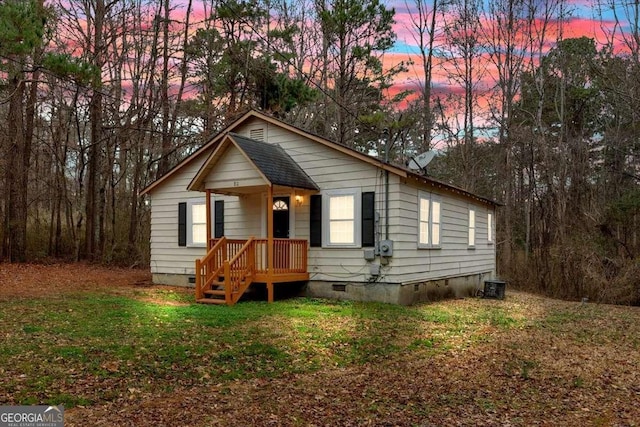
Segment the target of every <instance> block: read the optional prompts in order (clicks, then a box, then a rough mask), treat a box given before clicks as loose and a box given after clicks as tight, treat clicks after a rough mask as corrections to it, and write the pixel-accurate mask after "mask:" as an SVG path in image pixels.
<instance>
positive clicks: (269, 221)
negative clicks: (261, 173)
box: [267, 184, 273, 302]
mask: <svg viewBox="0 0 640 427" xmlns="http://www.w3.org/2000/svg"><path fill="white" fill-rule="evenodd" d="M267 300H268V301H269V302H273V185H272V184H269V194H268V196H267Z"/></svg>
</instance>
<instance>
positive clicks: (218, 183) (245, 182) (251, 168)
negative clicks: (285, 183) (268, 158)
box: [187, 135, 271, 194]
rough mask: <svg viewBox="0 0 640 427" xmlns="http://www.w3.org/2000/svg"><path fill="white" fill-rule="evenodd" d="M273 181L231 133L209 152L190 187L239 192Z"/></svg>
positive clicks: (200, 189) (222, 192) (197, 189)
mask: <svg viewBox="0 0 640 427" xmlns="http://www.w3.org/2000/svg"><path fill="white" fill-rule="evenodd" d="M270 184H271V183H270V181H269V180H268V179H267V177H266V176H265V175H264V174H263V173H262V171H260V169H259V168H258V167H257V166H256V164H255V163H254V162H253V161H252V160H251V159H250V158H249V156H247V154H246V153H245V152H244V151H243V150H242V149H241V148H240V147H239V146H238V144H237V143H236V142H235V141H234V140H233V138H232V137H231V136H230V135H226V136H225V137H224V138H223V140H222V142H221V143H220V145H218V147H216V149H215V150H214V151H213V152H212V153H211V155H209V157H208V158H207V160H205V162H204V163H203V165H202V167H201V168H200V170H199V171H198V173H197V174H196V176H195V177H194V178H193V180H192V181H191V183H190V184H189V186H188V187H187V189H188V190H196V191H204V190H205V189H209V190H212V191H213V192H214V193H218V194H237V193H239V192H243V189H246V190H245V191H251V189H255V188H256V187H264V186H268V185H270Z"/></svg>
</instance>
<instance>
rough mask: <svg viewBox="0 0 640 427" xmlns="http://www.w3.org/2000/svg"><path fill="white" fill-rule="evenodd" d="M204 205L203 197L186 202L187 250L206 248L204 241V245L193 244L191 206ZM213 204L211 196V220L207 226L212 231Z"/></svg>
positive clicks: (213, 222)
mask: <svg viewBox="0 0 640 427" xmlns="http://www.w3.org/2000/svg"><path fill="white" fill-rule="evenodd" d="M205 204H206V200H205V198H204V197H201V198H197V199H188V200H187V247H188V248H206V247H207V242H206V241H205V242H204V243H194V242H193V205H205ZM213 204H214V198H213V196H211V220H210V221H209V226H211V227H212V229H213V224H215V221H214V219H215V218H214V214H215V209H213ZM212 236H213V234H212ZM205 240H206V238H205Z"/></svg>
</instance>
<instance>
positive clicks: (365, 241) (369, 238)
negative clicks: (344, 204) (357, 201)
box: [362, 191, 376, 248]
mask: <svg viewBox="0 0 640 427" xmlns="http://www.w3.org/2000/svg"><path fill="white" fill-rule="evenodd" d="M375 197H376V193H375V192H373V191H368V192H366V193H362V247H363V248H366V247H373V246H375V245H376V236H375V232H376V206H375Z"/></svg>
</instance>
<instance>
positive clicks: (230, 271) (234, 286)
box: [224, 237, 256, 305]
mask: <svg viewBox="0 0 640 427" xmlns="http://www.w3.org/2000/svg"><path fill="white" fill-rule="evenodd" d="M254 254H255V239H254V238H253V237H252V238H250V239H249V240H247V242H246V243H245V244H244V245H243V246H242V247H241V248H240V250H238V253H236V254H235V255H234V256H233V258H231V260H230V261H228V260H225V261H224V292H225V298H224V299H225V301H226V302H227V304H229V305H233V304H235V303H236V302H238V300H239V299H240V297H241V296H242V294H243V293H244V291H245V290H246V289H247V288H248V287H249V285H250V284H251V282H252V281H253V277H254V274H255V270H256V260H255V256H254Z"/></svg>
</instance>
